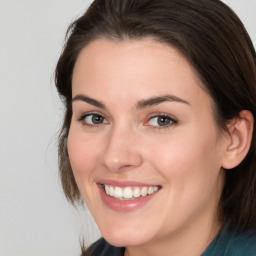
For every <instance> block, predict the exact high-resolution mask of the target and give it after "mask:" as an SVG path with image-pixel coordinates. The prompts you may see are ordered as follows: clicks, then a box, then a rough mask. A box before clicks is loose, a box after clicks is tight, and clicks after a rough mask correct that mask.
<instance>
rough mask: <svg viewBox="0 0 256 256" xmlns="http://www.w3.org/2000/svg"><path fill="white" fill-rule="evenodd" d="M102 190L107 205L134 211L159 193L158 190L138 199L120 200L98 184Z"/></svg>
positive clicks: (124, 210) (117, 209) (120, 209)
mask: <svg viewBox="0 0 256 256" xmlns="http://www.w3.org/2000/svg"><path fill="white" fill-rule="evenodd" d="M98 186H99V190H100V195H101V198H102V201H103V202H104V203H105V205H106V206H107V207H108V208H110V209H112V210H114V211H118V212H132V211H135V210H137V209H139V208H141V207H143V206H144V205H146V204H147V203H148V202H149V201H150V200H151V199H152V198H153V197H154V196H155V195H156V194H157V193H158V191H159V190H158V191H156V192H154V193H153V194H151V195H147V196H144V197H143V196H141V197H138V198H136V199H131V200H118V199H116V198H114V197H112V196H109V195H107V194H106V193H105V191H104V188H103V186H102V185H98Z"/></svg>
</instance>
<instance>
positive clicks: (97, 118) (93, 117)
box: [79, 114, 108, 125]
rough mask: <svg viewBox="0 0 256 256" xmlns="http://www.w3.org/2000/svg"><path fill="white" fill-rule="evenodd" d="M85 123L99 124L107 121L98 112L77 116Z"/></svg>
mask: <svg viewBox="0 0 256 256" xmlns="http://www.w3.org/2000/svg"><path fill="white" fill-rule="evenodd" d="M79 121H82V122H83V124H85V125H99V124H106V123H108V122H107V120H106V119H105V118H104V117H103V116H101V115H99V114H88V115H83V116H81V117H80V118H79Z"/></svg>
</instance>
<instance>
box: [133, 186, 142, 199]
mask: <svg viewBox="0 0 256 256" xmlns="http://www.w3.org/2000/svg"><path fill="white" fill-rule="evenodd" d="M139 196H140V189H139V188H135V189H134V190H133V197H135V198H136V197H139Z"/></svg>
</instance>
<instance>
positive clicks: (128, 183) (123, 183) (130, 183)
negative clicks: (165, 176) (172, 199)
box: [97, 179, 161, 187]
mask: <svg viewBox="0 0 256 256" xmlns="http://www.w3.org/2000/svg"><path fill="white" fill-rule="evenodd" d="M97 183H98V184H100V185H109V186H114V187H129V186H130V187H134V186H138V187H161V186H160V185H156V184H147V183H143V182H138V181H132V180H127V181H117V180H108V179H106V180H99V181H97Z"/></svg>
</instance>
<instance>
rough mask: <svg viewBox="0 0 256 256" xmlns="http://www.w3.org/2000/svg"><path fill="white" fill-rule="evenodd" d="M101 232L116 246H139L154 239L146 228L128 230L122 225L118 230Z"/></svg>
mask: <svg viewBox="0 0 256 256" xmlns="http://www.w3.org/2000/svg"><path fill="white" fill-rule="evenodd" d="M141 231H142V232H141ZM101 234H102V236H103V237H104V239H105V240H106V241H107V242H108V243H109V244H111V245H113V246H116V247H127V246H138V245H142V244H146V243H148V242H149V241H150V240H151V239H152V237H151V236H150V234H149V232H147V231H145V230H138V229H133V230H131V229H130V230H127V229H124V228H122V227H120V228H118V230H116V229H113V228H112V229H108V230H105V231H104V232H102V233H101Z"/></svg>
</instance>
